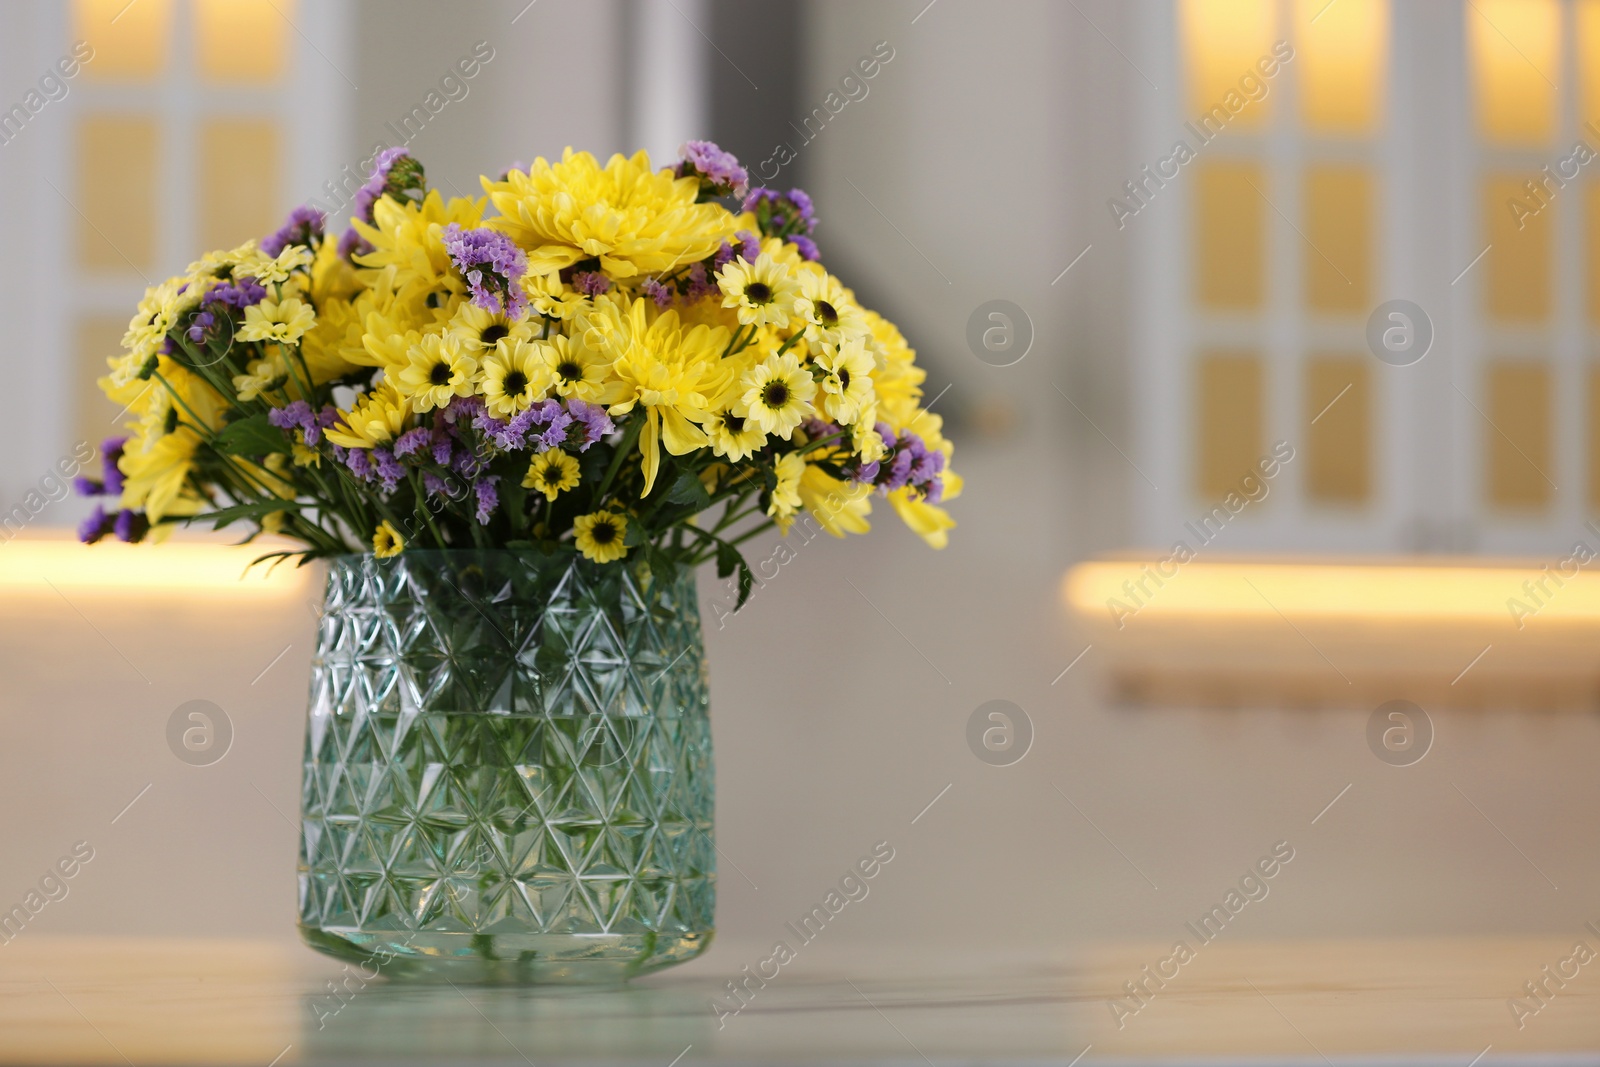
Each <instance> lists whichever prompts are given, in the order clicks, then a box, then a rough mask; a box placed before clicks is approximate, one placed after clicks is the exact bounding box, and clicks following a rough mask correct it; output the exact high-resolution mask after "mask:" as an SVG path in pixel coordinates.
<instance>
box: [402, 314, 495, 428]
mask: <svg viewBox="0 0 1600 1067" xmlns="http://www.w3.org/2000/svg"><path fill="white" fill-rule="evenodd" d="M477 373H478V361H477V360H476V359H474V358H473V357H472V356H470V355H468V354H467V353H466V351H465V350H464V348H463V346H462V344H461V342H460V341H459V340H458V339H457V338H455V337H451V336H450V335H448V334H446V335H444V336H442V337H441V336H440V335H439V334H436V333H430V334H425V335H424V336H423V337H422V339H421V341H420V342H418V343H417V344H414V345H412V346H411V347H410V348H409V349H408V350H407V351H406V365H405V366H404V367H402V368H401V369H400V373H399V375H398V377H397V380H396V382H395V385H396V387H397V388H398V389H399V390H400V393H401V395H402V396H404V397H405V398H406V399H407V400H409V401H410V402H411V406H412V408H413V409H414V410H416V411H417V412H418V413H421V412H425V411H432V410H433V409H434V408H442V407H444V406H445V405H447V404H449V403H450V401H452V400H454V399H455V398H456V397H458V396H471V395H472V386H473V379H474V378H475V377H476V375H477Z"/></svg>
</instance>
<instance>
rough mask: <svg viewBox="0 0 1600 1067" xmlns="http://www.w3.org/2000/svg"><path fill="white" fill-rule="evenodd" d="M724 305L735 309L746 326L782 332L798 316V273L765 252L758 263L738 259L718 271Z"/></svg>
mask: <svg viewBox="0 0 1600 1067" xmlns="http://www.w3.org/2000/svg"><path fill="white" fill-rule="evenodd" d="M717 288H719V289H721V290H722V306H723V307H725V308H733V309H734V312H735V314H737V315H738V317H739V323H740V324H741V325H743V326H749V325H751V324H754V325H756V326H776V327H778V328H779V329H782V328H783V327H785V326H788V325H789V319H790V317H791V316H793V315H794V314H795V313H796V308H795V302H796V301H797V300H799V299H800V282H799V280H798V279H797V278H795V276H794V272H793V271H791V270H790V269H789V268H788V267H786V266H784V265H783V264H782V263H779V262H778V261H777V260H775V259H773V258H772V257H771V256H769V255H767V254H766V253H765V252H763V253H761V255H759V256H757V257H756V261H755V262H754V263H750V262H748V261H746V260H744V259H742V258H741V259H736V260H734V261H733V262H732V263H729V264H728V265H727V266H726V267H723V268H722V269H721V270H720V271H718V272H717Z"/></svg>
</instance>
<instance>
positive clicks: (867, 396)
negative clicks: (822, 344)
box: [816, 337, 872, 426]
mask: <svg viewBox="0 0 1600 1067" xmlns="http://www.w3.org/2000/svg"><path fill="white" fill-rule="evenodd" d="M816 363H817V366H818V367H819V368H821V369H822V372H823V374H822V381H821V383H820V384H821V386H822V410H823V411H824V412H826V413H827V415H828V417H829V418H830V419H832V420H833V421H834V422H837V423H838V424H839V425H841V426H848V425H850V424H852V423H854V422H856V421H857V420H858V419H859V418H860V416H861V413H862V411H863V410H864V409H865V408H867V407H868V406H869V405H870V404H871V403H872V356H871V355H870V354H869V353H868V352H867V346H866V345H865V344H864V343H863V342H862V340H861V338H859V337H858V338H856V339H855V340H852V341H846V342H845V343H844V344H842V345H840V346H839V347H838V348H824V349H823V350H822V351H821V352H820V353H818V355H817V359H816Z"/></svg>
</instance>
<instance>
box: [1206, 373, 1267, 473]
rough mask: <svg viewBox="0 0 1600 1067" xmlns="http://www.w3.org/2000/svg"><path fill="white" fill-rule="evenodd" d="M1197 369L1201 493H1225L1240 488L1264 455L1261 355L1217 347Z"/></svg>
mask: <svg viewBox="0 0 1600 1067" xmlns="http://www.w3.org/2000/svg"><path fill="white" fill-rule="evenodd" d="M1196 371H1197V378H1198V382H1197V386H1198V388H1197V390H1196V397H1197V399H1198V401H1199V408H1200V410H1199V413H1198V414H1199V418H1198V420H1197V423H1198V426H1199V430H1200V440H1199V448H1198V449H1197V450H1196V451H1197V455H1198V456H1199V461H1200V467H1199V470H1198V471H1196V481H1197V483H1198V488H1199V490H1200V493H1201V495H1202V496H1205V497H1220V496H1222V495H1223V494H1225V493H1227V492H1228V491H1229V490H1231V489H1236V488H1238V485H1239V479H1241V478H1243V477H1244V476H1245V474H1246V473H1248V472H1249V471H1252V470H1254V469H1255V466H1256V463H1257V461H1258V460H1260V458H1261V454H1262V445H1261V442H1262V432H1263V431H1262V418H1263V409H1262V396H1263V378H1264V375H1263V373H1262V367H1261V358H1260V356H1258V355H1257V354H1256V353H1254V352H1240V351H1216V352H1207V353H1204V354H1203V355H1201V357H1200V359H1199V362H1198V366H1197V368H1196Z"/></svg>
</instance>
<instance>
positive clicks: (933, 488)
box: [922, 478, 944, 504]
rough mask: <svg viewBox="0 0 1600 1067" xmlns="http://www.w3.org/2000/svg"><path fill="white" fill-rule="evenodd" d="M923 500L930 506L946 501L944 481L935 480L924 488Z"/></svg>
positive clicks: (941, 479)
mask: <svg viewBox="0 0 1600 1067" xmlns="http://www.w3.org/2000/svg"><path fill="white" fill-rule="evenodd" d="M922 499H923V500H925V501H927V502H928V503H930V504H937V503H938V502H939V501H941V500H943V499H944V479H943V478H935V479H933V481H931V482H929V483H928V484H926V485H924V486H923V487H922Z"/></svg>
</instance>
